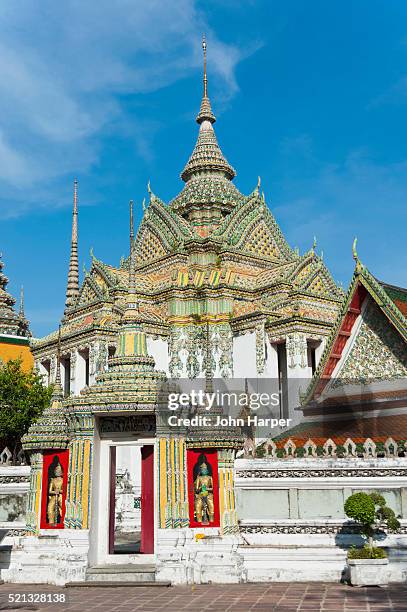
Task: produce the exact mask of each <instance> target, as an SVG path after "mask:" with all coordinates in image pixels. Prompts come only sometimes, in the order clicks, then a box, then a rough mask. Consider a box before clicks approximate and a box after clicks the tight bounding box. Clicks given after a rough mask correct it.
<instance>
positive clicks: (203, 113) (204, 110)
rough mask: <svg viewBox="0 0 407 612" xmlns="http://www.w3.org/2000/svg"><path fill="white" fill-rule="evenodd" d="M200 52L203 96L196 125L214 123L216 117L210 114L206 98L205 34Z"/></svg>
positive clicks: (210, 110) (209, 104)
mask: <svg viewBox="0 0 407 612" xmlns="http://www.w3.org/2000/svg"><path fill="white" fill-rule="evenodd" d="M202 50H203V96H202V102H201V108H200V110H199V113H198V116H197V118H196V121H197V123H199V124H201V123H202V122H203V121H205V120H206V121H210V122H211V123H215V121H216V117H215V115H214V114H213V112H212V107H211V102H210V100H209V97H208V75H207V73H206V38H205V34H204V35H203V36H202Z"/></svg>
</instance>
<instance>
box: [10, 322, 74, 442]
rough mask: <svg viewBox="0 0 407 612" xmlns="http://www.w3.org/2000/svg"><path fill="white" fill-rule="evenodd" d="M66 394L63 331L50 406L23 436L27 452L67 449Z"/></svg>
mask: <svg viewBox="0 0 407 612" xmlns="http://www.w3.org/2000/svg"><path fill="white" fill-rule="evenodd" d="M63 399H64V394H63V391H62V385H61V331H60V330H59V333H58V356H57V370H56V379H55V383H54V388H53V391H52V396H51V401H50V404H49V406H48V407H47V408H46V409H45V410H44V412H43V413H42V415H41V416H40V417H39V419H38V420H37V421H35V423H33V424H32V425H31V426H30V428H29V430H28V432H27V433H26V434H25V435H24V436H23V438H22V440H21V441H22V443H23V448H24V449H25V450H37V449H51V448H58V449H60V448H66V446H67V444H68V424H67V421H66V418H65V416H64V413H63V410H62V402H63Z"/></svg>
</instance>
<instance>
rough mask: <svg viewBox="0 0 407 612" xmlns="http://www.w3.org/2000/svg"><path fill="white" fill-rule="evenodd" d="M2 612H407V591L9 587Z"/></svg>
mask: <svg viewBox="0 0 407 612" xmlns="http://www.w3.org/2000/svg"><path fill="white" fill-rule="evenodd" d="M40 594H42V599H43V600H44V598H48V599H49V600H52V599H54V600H58V599H61V598H63V596H65V597H66V601H65V602H64V603H61V602H58V601H48V602H46V603H41V601H40V602H36V599H38V598H39V597H40ZM29 595H32V597H29ZM36 596H37V597H36ZM30 599H31V601H30ZM13 600H14V601H13ZM17 600H18V601H17ZM24 600H25V601H24ZM33 600H34V601H33ZM0 610H2V611H3V610H31V611H35V610H55V611H56V612H58V611H62V610H64V611H66V612H68V611H69V612H87V611H88V610H96V611H100V612H102V611H105V610H106V612H115V611H117V612H130V611H131V610H143V611H146V612H147V611H149V610H163V611H167V610H174V611H175V610H177V611H178V610H194V611H195V612H200V611H201V610H212V611H219V612H220V611H222V612H223V611H225V612H226V611H232V610H236V611H237V610H240V611H243V610H269V611H273V610H276V611H280V610H281V611H283V610H287V611H288V610H290V611H294V610H327V611H328V610H329V611H332V610H339V611H343V610H349V611H354V612H356V610H358V611H361V612H364V611H374V610H397V611H402V610H405V611H407V585H392V586H389V587H388V588H386V589H380V588H375V587H370V588H361V589H356V588H352V587H349V586H344V585H339V584H318V583H312V584H310V583H309V584H299V583H295V584H283V583H274V584H241V585H213V586H211V585H209V586H208V585H199V586H195V587H191V586H189V587H184V586H182V587H168V588H162V587H117V588H110V587H109V588H99V587H86V588H85V587H80V588H77V587H76V588H66V589H61V588H56V587H51V586H44V587H42V588H39V587H38V585H31V586H30V585H9V584H4V585H1V586H0Z"/></svg>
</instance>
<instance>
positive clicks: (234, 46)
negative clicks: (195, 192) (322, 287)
mask: <svg viewBox="0 0 407 612" xmlns="http://www.w3.org/2000/svg"><path fill="white" fill-rule="evenodd" d="M203 32H205V33H206V38H207V43H208V79H209V95H210V98H211V102H212V107H213V110H214V112H215V114H216V116H217V122H216V124H215V130H216V133H217V136H218V140H219V143H220V145H221V148H222V150H223V153H224V154H225V156H226V158H227V159H228V161H229V163H231V164H232V165H233V166H234V168H235V169H236V170H237V177H236V178H235V181H234V182H235V184H236V185H237V187H238V188H239V189H240V191H242V192H243V193H245V194H248V193H250V192H251V191H252V190H253V189H254V187H255V186H256V184H257V177H258V176H260V177H261V182H262V189H264V192H265V197H266V201H267V203H268V205H269V207H270V208H271V210H272V212H273V214H274V216H275V217H276V219H277V221H278V223H279V224H280V226H281V228H282V230H283V232H284V234H285V236H286V238H287V240H288V242H289V244H290V245H291V246H292V247H297V246H298V247H299V249H300V252H301V253H303V252H305V251H307V250H308V249H309V248H310V247H311V245H312V242H313V238H314V236H316V238H317V251H318V252H319V253H320V252H321V251H323V254H324V260H325V262H326V264H327V265H328V267H329V269H330V270H331V272H332V274H333V277H334V279H335V280H336V281H337V282H338V283H341V284H342V285H343V287H344V288H345V289H346V287H347V286H348V284H349V281H350V278H351V276H352V273H353V269H354V261H353V259H352V242H353V238H354V237H355V236H357V237H358V254H359V257H360V259H361V260H362V262H363V263H364V264H365V265H367V266H368V268H369V269H370V271H371V272H372V273H373V274H374V275H375V276H376V277H378V278H380V279H381V280H385V281H386V282H389V283H392V284H396V285H401V286H407V250H406V248H405V242H406V236H407V231H406V230H407V214H406V199H407V150H406V143H407V122H406V110H407V3H406V2H405V1H404V0H397V1H396V0H386V2H384V1H383V0H381V1H378V0H330V2H326V0H313V1H312V2H310V1H309V0H287V1H286V2H281V1H274V0H240V1H239V2H236V1H235V0H205V1H194V0H172V2H168V1H167V0H149V2H145V0H117V1H116V2H111V1H109V0H98V2H93V1H90V0H88V1H86V0H85V1H83V0H65V1H64V2H63V3H56V2H54V1H52V0H42V1H41V2H40V3H38V2H37V1H36V0H2V1H1V3H0V251H1V252H2V253H3V259H4V263H5V269H4V272H5V273H6V274H7V276H8V277H9V278H10V283H9V286H8V289H9V291H10V292H12V293H13V295H14V296H15V297H17V295H18V294H19V291H20V286H21V285H24V291H25V305H26V314H27V316H28V318H29V319H30V321H31V329H32V332H33V334H34V335H35V336H37V337H40V336H42V335H45V334H47V333H49V332H50V331H52V330H54V329H55V328H56V326H57V324H58V322H59V320H60V319H61V317H62V314H63V308H64V299H65V287H66V277H67V267H68V260H69V248H70V226H71V217H72V214H71V211H72V192H73V181H74V178H75V177H77V179H78V182H79V185H78V202H79V260H80V268H81V271H82V268H83V266H86V267H88V268H89V265H90V254H89V253H90V249H91V248H93V250H94V253H95V256H96V257H97V258H99V259H102V260H103V261H105V262H106V263H110V264H113V265H117V264H118V263H119V260H120V257H121V256H122V255H126V254H127V250H128V202H129V200H130V199H133V200H134V202H135V211H136V215H135V220H136V223H137V224H138V223H139V222H140V219H141V213H142V204H141V203H142V200H143V198H144V197H145V196H146V195H147V183H148V181H149V180H150V182H151V187H152V190H153V191H154V193H155V194H156V195H158V196H159V197H160V198H161V199H163V200H164V201H167V202H168V201H170V200H171V199H172V198H173V197H174V196H176V195H177V194H178V193H179V192H180V191H181V189H182V185H183V183H182V181H181V180H180V178H179V174H180V172H181V171H182V169H183V167H184V165H185V163H186V161H187V159H188V157H189V155H190V153H191V152H192V149H193V146H194V144H195V141H196V137H197V129H198V126H197V125H196V123H195V116H196V114H197V111H198V109H199V104H200V98H201V91H202V50H201V36H202V33H203Z"/></svg>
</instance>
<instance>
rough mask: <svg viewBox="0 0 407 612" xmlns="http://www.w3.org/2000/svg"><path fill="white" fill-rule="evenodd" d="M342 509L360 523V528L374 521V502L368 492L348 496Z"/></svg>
mask: <svg viewBox="0 0 407 612" xmlns="http://www.w3.org/2000/svg"><path fill="white" fill-rule="evenodd" d="M344 510H345V514H346V516H349V518H351V519H353V520H354V521H356V522H357V523H360V525H361V526H362V528H365V526H370V525H371V524H372V523H374V520H375V503H374V501H373V499H372V498H371V497H370V495H369V494H368V493H355V494H354V495H351V496H350V497H348V499H347V500H346V502H345V505H344Z"/></svg>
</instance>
